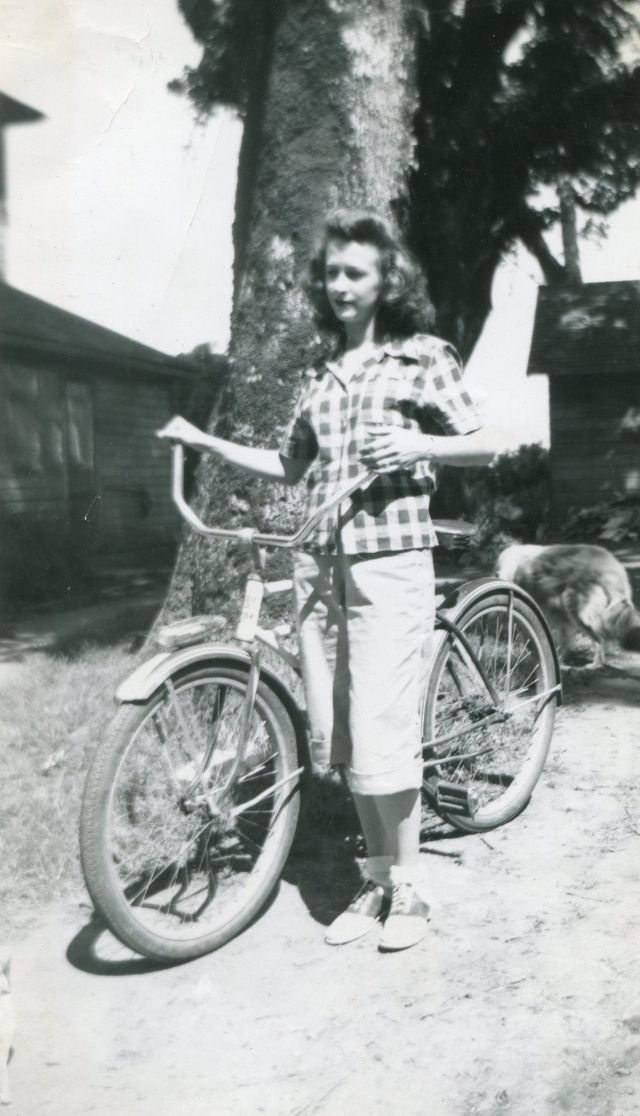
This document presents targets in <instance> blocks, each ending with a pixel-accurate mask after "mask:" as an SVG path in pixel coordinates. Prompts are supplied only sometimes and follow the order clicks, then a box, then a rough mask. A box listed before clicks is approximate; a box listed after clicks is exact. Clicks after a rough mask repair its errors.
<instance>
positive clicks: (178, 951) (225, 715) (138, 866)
mask: <svg viewBox="0 0 640 1116" xmlns="http://www.w3.org/2000/svg"><path fill="white" fill-rule="evenodd" d="M246 678H247V675H246V673H243V672H242V671H239V670H232V669H229V670H226V669H220V670H218V669H207V668H206V667H203V666H199V667H198V668H197V669H195V668H194V669H191V670H190V671H187V672H185V673H184V674H183V675H182V676H179V675H177V676H176V678H175V679H173V680H170V682H169V684H167V685H166V686H165V687H164V688H163V690H162V691H160V692H158V694H157V695H155V696H154V698H153V699H151V700H150V701H149V703H148V706H147V707H142V708H135V707H130V708H128V709H127V708H124V709H123V710H122V711H121V712H120V714H119V719H120V720H121V721H122V726H123V727H122V729H121V730H119V735H117V734H114V740H115V744H116V745H117V749H118V750H117V752H116V751H115V748H114V750H113V754H114V763H113V764H112V767H111V768H110V769H109V775H108V778H109V783H108V787H107V793H106V794H105V790H104V781H103V782H102V783H101V782H100V780H99V779H98V777H97V776H96V778H95V779H94V783H95V788H94V789H93V790H91V789H90V788H89V787H88V791H87V794H86V796H85V798H86V803H85V805H84V806H83V811H84V813H85V815H88V814H89V813H90V808H92V809H93V810H94V812H95V814H96V816H97V818H98V821H97V823H94V821H93V819H91V822H90V825H87V824H86V823H83V825H84V827H85V829H87V828H90V830H91V839H92V840H94V841H95V842H96V843H97V846H98V848H99V849H100V850H102V849H104V850H105V853H104V856H105V857H106V859H105V860H104V861H103V860H102V858H103V853H102V851H100V853H99V857H95V856H93V857H92V856H89V857H85V856H84V854H83V862H86V863H85V875H86V877H87V883H88V885H89V888H90V891H91V893H92V896H93V897H94V901H95V902H96V904H97V905H99V906H100V909H101V910H102V913H103V914H104V917H105V918H106V920H107V923H108V924H109V925H110V926H111V927H112V929H113V930H114V932H115V933H116V934H117V935H118V936H119V937H120V938H121V939H122V940H123V941H125V943H126V944H128V945H129V946H130V947H131V948H133V949H136V950H138V952H141V953H147V955H148V956H152V957H157V958H160V957H162V958H165V957H166V958H187V957H191V956H198V955H199V954H200V953H203V952H206V951H207V949H211V948H215V946H216V945H219V944H222V942H223V941H224V940H227V939H228V938H229V937H231V936H233V934H234V933H237V931H238V929H240V928H241V927H242V926H243V925H245V924H246V922H247V921H248V920H249V918H250V917H251V916H252V914H253V913H255V911H256V909H257V904H259V903H260V902H261V901H263V900H264V898H265V897H266V895H267V894H268V892H269V890H270V889H271V888H272V887H273V886H274V885H275V883H276V881H277V878H278V876H279V873H280V870H281V867H282V864H283V863H284V859H285V857H286V855H287V852H288V849H289V846H290V843H291V840H292V839H293V833H294V826H295V820H296V818H297V811H298V794H297V784H298V780H299V776H300V773H301V771H302V769H301V768H300V767H299V766H298V764H297V763H296V762H295V735H294V732H293V728H292V726H291V725H290V722H289V720H288V718H287V714H286V712H285V710H284V707H283V706H282V705H281V703H280V702H279V700H278V699H276V698H275V696H274V695H273V694H272V692H271V691H270V690H268V689H267V688H266V687H265V686H264V685H263V684H262V683H260V684H259V686H258V691H257V693H256V699H255V703H254V708H253V712H252V713H251V716H250V718H249V722H248V723H247V721H246V715H244V709H245V688H246ZM243 725H245V726H246V741H245V743H244V747H242V743H243V742H242V741H241V740H240V733H241V732H242V731H244V730H243ZM238 754H240V755H242V759H241V761H240V762H239V763H238V761H237V758H236V757H237V756H238ZM103 780H104V777H103ZM92 795H93V801H91V799H92ZM98 860H100V863H103V862H104V863H105V870H104V872H103V873H101V872H100V871H98V869H96V870H95V872H94V868H93V865H94V863H98ZM98 877H99V878H98ZM105 879H106V885H105ZM105 890H106V891H107V892H108V893H109V894H111V893H112V894H113V901H112V902H111V901H110V900H109V901H106V902H105V901H103V896H104V894H105ZM123 900H124V911H123Z"/></svg>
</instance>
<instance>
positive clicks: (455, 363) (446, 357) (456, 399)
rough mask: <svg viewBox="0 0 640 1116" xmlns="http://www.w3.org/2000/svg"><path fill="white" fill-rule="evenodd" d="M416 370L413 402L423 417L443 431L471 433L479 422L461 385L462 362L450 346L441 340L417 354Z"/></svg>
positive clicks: (473, 405)
mask: <svg viewBox="0 0 640 1116" xmlns="http://www.w3.org/2000/svg"><path fill="white" fill-rule="evenodd" d="M419 361H420V373H419V375H418V376H417V377H416V389H417V392H416V394H417V398H416V403H417V405H418V407H419V409H420V410H421V411H422V412H423V414H424V417H425V419H426V420H429V419H430V420H432V421H435V422H436V423H437V425H438V426H439V427H440V428H441V429H442V430H443V431H444V433H445V434H472V433H473V431H474V430H479V429H480V428H481V426H482V421H481V419H480V416H479V414H478V411H477V409H476V406H475V404H474V402H473V400H472V398H471V396H470V395H469V393H468V391H467V390H466V388H465V386H464V380H463V376H462V363H461V361H460V357H459V356H458V354H457V352H456V350H455V349H454V348H453V345H449V344H448V343H447V342H445V341H439V342H438V343H437V344H435V345H432V346H430V347H429V348H426V349H425V351H424V352H421V353H420V354H419Z"/></svg>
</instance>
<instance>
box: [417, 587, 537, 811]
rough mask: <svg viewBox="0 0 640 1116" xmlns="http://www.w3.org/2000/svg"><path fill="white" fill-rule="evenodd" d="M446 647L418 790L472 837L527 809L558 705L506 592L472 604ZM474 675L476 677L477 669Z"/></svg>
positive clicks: (436, 671) (530, 629)
mask: <svg viewBox="0 0 640 1116" xmlns="http://www.w3.org/2000/svg"><path fill="white" fill-rule="evenodd" d="M456 626H457V627H458V628H459V630H460V631H461V632H462V633H463V636H464V637H465V639H466V640H467V641H468V645H469V648H471V649H472V651H473V653H474V655H475V657H476V660H477V665H476V663H474V661H473V657H472V655H471V654H469V650H468V649H467V648H465V646H464V642H463V641H462V640H460V639H459V638H458V637H457V636H456V634H455V633H451V632H448V633H447V634H446V635H445V637H444V638H443V640H442V642H441V643H440V646H439V648H438V651H437V652H436V656H435V659H434V663H433V667H432V670H431V677H430V680H429V685H428V691H427V697H426V701H425V713H424V759H425V760H426V761H427V766H426V767H425V779H424V784H423V786H424V791H425V796H426V798H427V800H428V801H429V803H430V804H431V805H433V806H434V807H435V809H436V810H437V811H438V813H440V814H441V815H442V816H443V817H444V818H446V820H447V821H449V822H451V824H453V825H455V826H456V827H457V828H459V829H463V830H467V831H468V832H471V833H477V832H482V831H483V830H487V829H492V828H493V827H494V826H498V825H502V824H504V822H507V821H510V820H511V818H513V817H515V816H516V814H518V813H519V812H520V811H521V810H522V809H523V807H524V806H526V804H527V802H528V801H529V798H530V796H531V793H532V791H533V788H534V787H535V785H536V783H537V781H538V779H539V777H540V774H541V772H542V769H543V767H544V763H545V760H546V757H547V753H548V751H549V745H550V742H551V735H552V732H553V723H554V717H555V709H556V702H557V698H558V696H559V683H558V678H557V671H556V663H555V656H554V653H553V648H552V646H551V643H550V640H549V637H548V635H547V633H546V630H545V628H544V626H543V624H542V623H541V622H540V619H539V617H538V616H537V615H536V613H535V611H534V610H533V609H532V608H531V607H530V606H529V605H528V604H527V603H526V601H523V600H521V599H520V598H519V597H517V596H516V595H515V594H513V593H512V592H510V591H508V590H505V591H503V592H496V593H494V594H492V595H491V596H489V597H487V598H486V599H485V600H481V601H477V602H476V603H474V604H472V605H471V606H470V607H469V608H468V610H467V611H466V612H463V613H462V615H461V616H460V617H459V618H458V619H457V620H456ZM478 668H480V669H478Z"/></svg>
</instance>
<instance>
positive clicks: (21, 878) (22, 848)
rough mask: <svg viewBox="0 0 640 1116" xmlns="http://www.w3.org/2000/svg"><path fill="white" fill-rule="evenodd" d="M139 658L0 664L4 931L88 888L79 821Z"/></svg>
mask: <svg viewBox="0 0 640 1116" xmlns="http://www.w3.org/2000/svg"><path fill="white" fill-rule="evenodd" d="M138 658H139V656H134V655H132V654H131V653H130V652H129V651H127V650H126V649H125V648H124V647H115V648H114V647H111V648H105V649H103V648H87V649H85V650H84V651H82V652H81V653H80V654H79V655H78V656H76V657H74V658H73V659H65V658H53V657H50V656H47V655H45V654H37V655H33V656H30V657H29V659H28V660H27V661H26V662H25V663H23V664H21V665H20V666H19V667H18V668H9V669H8V671H7V677H6V680H5V678H3V667H2V664H0V741H1V742H2V768H3V771H2V797H1V799H0V846H1V848H2V855H1V856H0V927H1V926H2V923H4V924H5V926H7V925H10V924H11V923H14V922H15V920H16V918H17V917H19V915H20V912H21V911H23V910H24V909H25V908H28V907H33V905H35V904H38V903H41V902H46V901H47V900H51V899H54V898H58V897H59V896H61V895H64V894H68V893H69V892H70V891H73V890H74V889H75V888H77V887H78V886H80V884H81V873H80V865H79V856H78V820H79V812H80V800H81V797H82V790H83V785H84V777H85V772H86V769H87V764H88V762H89V758H90V756H91V755H92V753H93V751H94V749H95V748H96V747H97V746H98V744H99V742H100V740H101V739H102V737H103V735H104V731H105V729H106V727H107V725H108V724H109V721H110V719H111V717H112V716H113V713H114V711H115V708H116V706H115V701H114V696H113V695H114V692H115V689H116V686H117V684H118V682H119V681H121V680H122V678H123V677H125V675H126V674H127V673H128V672H129V671H130V670H131V669H132V668H133V666H134V665H135V663H136V662H137V659H138Z"/></svg>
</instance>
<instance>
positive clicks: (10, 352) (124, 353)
mask: <svg viewBox="0 0 640 1116" xmlns="http://www.w3.org/2000/svg"><path fill="white" fill-rule="evenodd" d="M0 339H1V341H2V348H3V352H4V353H5V355H6V356H7V357H10V356H14V357H16V356H18V357H21V358H23V359H26V360H29V361H30V362H31V363H33V361H34V360H36V359H39V360H42V358H43V357H45V356H46V357H47V358H48V359H51V358H52V357H54V358H57V359H58V360H60V361H63V362H64V363H65V364H69V363H73V364H81V365H82V370H83V371H84V372H96V373H98V372H101V371H102V372H104V371H105V369H106V368H107V367H108V368H109V370H110V371H111V372H126V373H127V374H129V375H130V374H133V375H136V374H140V375H147V376H148V375H153V374H155V375H159V376H170V377H180V378H185V377H187V378H188V377H192V376H195V375H198V374H199V371H200V370H199V368H198V366H197V365H196V364H194V363H192V362H191V361H189V360H185V359H180V358H179V357H173V356H168V355H167V354H166V353H162V352H159V351H158V350H157V349H151V348H149V347H148V346H147V345H141V344H140V343H139V342H138V341H132V340H131V339H130V338H129V337H123V336H122V334H120V333H114V331H113V330H110V329H105V328H104V326H100V325H96V324H95V322H90V321H87V319H86V318H80V317H78V315H77V314H71V313H69V311H67V310H61V309H60V307H59V306H53V305H52V304H51V303H50V302H43V301H42V300H41V299H39V298H34V297H33V295H28V294H25V293H24V291H19V290H16V288H15V287H10V286H9V285H8V284H6V283H0Z"/></svg>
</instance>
